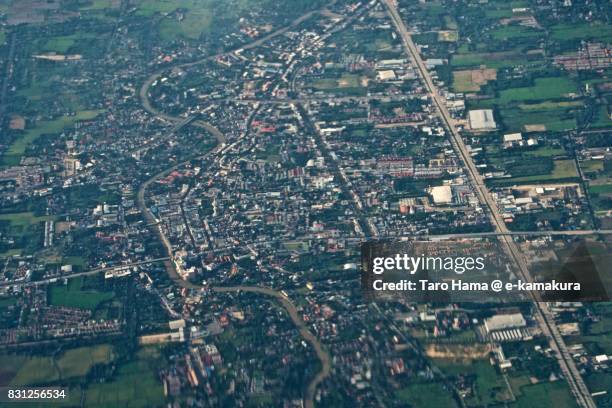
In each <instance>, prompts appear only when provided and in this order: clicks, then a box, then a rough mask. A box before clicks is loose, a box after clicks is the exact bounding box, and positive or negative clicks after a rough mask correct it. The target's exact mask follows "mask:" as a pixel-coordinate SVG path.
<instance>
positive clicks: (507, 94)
mask: <svg viewBox="0 0 612 408" xmlns="http://www.w3.org/2000/svg"><path fill="white" fill-rule="evenodd" d="M571 92H576V84H575V83H574V82H573V81H572V80H570V79H569V78H566V77H552V78H536V80H535V84H534V85H533V86H528V87H523V88H512V89H506V90H503V91H501V92H500V93H499V98H498V100H499V102H500V103H502V104H508V103H511V102H522V101H539V100H546V99H555V98H562V97H564V96H565V95H566V94H568V93H571Z"/></svg>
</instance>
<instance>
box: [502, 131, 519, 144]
mask: <svg viewBox="0 0 612 408" xmlns="http://www.w3.org/2000/svg"><path fill="white" fill-rule="evenodd" d="M521 140H523V135H522V134H520V133H508V134H506V135H504V143H512V142H520V141H521Z"/></svg>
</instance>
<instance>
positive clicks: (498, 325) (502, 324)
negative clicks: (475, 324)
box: [484, 313, 527, 333]
mask: <svg viewBox="0 0 612 408" xmlns="http://www.w3.org/2000/svg"><path fill="white" fill-rule="evenodd" d="M525 326H527V322H525V318H524V317H523V315H522V314H521V313H512V314H502V315H495V316H493V317H489V318H488V319H485V322H484V327H485V329H486V330H487V333H491V332H492V331H495V330H505V329H513V328H517V327H525Z"/></svg>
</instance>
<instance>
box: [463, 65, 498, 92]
mask: <svg viewBox="0 0 612 408" xmlns="http://www.w3.org/2000/svg"><path fill="white" fill-rule="evenodd" d="M496 78H497V73H496V70H494V69H475V70H461V71H454V72H453V89H454V90H455V91H456V92H478V91H480V86H481V85H484V84H486V83H487V82H488V81H492V80H495V79H496Z"/></svg>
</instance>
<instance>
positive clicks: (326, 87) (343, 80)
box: [310, 74, 367, 95]
mask: <svg viewBox="0 0 612 408" xmlns="http://www.w3.org/2000/svg"><path fill="white" fill-rule="evenodd" d="M361 80H362V77H361V75H356V74H343V75H342V76H341V77H339V78H318V79H315V80H314V81H312V82H311V83H310V86H312V87H313V88H314V89H316V90H318V91H326V92H330V93H336V94H349V95H365V93H366V91H367V88H366V87H365V86H363V85H362V83H361Z"/></svg>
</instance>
